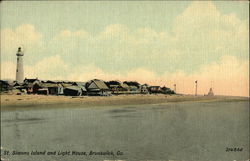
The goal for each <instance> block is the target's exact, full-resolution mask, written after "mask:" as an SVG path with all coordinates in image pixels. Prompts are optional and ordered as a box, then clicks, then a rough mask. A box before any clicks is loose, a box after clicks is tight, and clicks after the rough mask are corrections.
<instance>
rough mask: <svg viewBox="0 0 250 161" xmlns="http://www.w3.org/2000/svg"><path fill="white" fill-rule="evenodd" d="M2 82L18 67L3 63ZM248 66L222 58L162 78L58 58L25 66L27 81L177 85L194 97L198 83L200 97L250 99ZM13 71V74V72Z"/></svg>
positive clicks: (149, 72)
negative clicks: (36, 78) (112, 71)
mask: <svg viewBox="0 0 250 161" xmlns="http://www.w3.org/2000/svg"><path fill="white" fill-rule="evenodd" d="M3 66H6V67H7V68H1V78H5V79H6V78H8V79H15V72H14V71H15V64H14V63H12V62H4V63H3ZM248 66H249V64H248V61H243V60H239V59H237V58H235V57H233V56H223V57H222V58H221V60H220V61H219V62H212V63H210V64H207V65H203V66H202V67H201V68H199V69H198V70H197V71H196V72H194V73H192V74H188V73H185V72H184V71H176V72H166V73H163V74H161V75H158V74H156V73H155V72H154V71H152V70H150V69H146V68H142V67H141V68H137V69H133V70H131V71H127V72H116V73H110V72H105V71H104V70H102V69H101V68H99V67H96V66H95V65H93V64H87V65H76V66H74V67H70V66H69V65H68V64H67V63H66V62H65V61H63V60H62V59H61V57H60V56H59V55H56V56H52V57H49V58H45V59H43V60H41V61H40V62H38V63H37V64H36V65H34V66H24V72H25V77H28V78H35V77H38V78H40V79H52V80H72V81H88V80H90V79H103V80H106V81H107V80H120V81H126V80H132V81H138V82H140V83H141V84H144V83H147V84H150V85H161V86H168V87H171V88H172V89H173V85H174V84H177V92H178V93H185V94H194V90H195V86H194V85H195V84H194V81H195V80H198V93H199V94H206V93H207V92H208V90H209V88H210V87H213V89H214V92H215V94H217V95H237V96H249V77H248V73H249V68H248ZM10 71H13V72H10Z"/></svg>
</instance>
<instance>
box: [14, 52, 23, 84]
mask: <svg viewBox="0 0 250 161" xmlns="http://www.w3.org/2000/svg"><path fill="white" fill-rule="evenodd" d="M16 56H17V65H16V81H17V82H23V56H24V53H23V52H22V49H21V47H19V48H18V51H17V53H16Z"/></svg>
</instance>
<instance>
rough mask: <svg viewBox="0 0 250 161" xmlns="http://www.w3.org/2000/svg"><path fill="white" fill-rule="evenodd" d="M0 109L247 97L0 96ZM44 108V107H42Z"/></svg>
mask: <svg viewBox="0 0 250 161" xmlns="http://www.w3.org/2000/svg"><path fill="white" fill-rule="evenodd" d="M0 96H1V109H2V110H5V109H9V107H23V108H25V107H31V106H34V105H50V104H61V105H69V104H77V105H81V107H90V106H112V105H138V104H159V103H171V102H187V101H192V102H211V101H227V102H228V101H247V100H249V98H248V97H236V96H212V97H209V96H192V95H163V94H158V95H119V96H109V97H100V96H81V97H69V96H51V95H49V96H45V95H0ZM44 107H46V106H44Z"/></svg>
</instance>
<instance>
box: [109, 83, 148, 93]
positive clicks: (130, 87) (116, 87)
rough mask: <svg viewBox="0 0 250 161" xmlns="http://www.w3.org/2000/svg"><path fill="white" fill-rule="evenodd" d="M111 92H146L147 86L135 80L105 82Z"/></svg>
mask: <svg viewBox="0 0 250 161" xmlns="http://www.w3.org/2000/svg"><path fill="white" fill-rule="evenodd" d="M106 84H107V85H108V87H109V89H110V91H111V93H112V94H147V93H148V90H147V86H146V85H140V84H139V83H137V82H127V81H125V82H119V81H109V82H106Z"/></svg>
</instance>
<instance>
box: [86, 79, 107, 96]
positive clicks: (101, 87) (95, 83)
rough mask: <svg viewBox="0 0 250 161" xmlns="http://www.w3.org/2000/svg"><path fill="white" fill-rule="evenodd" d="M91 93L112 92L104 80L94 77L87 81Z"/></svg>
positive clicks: (100, 94) (104, 93)
mask: <svg viewBox="0 0 250 161" xmlns="http://www.w3.org/2000/svg"><path fill="white" fill-rule="evenodd" d="M86 87H87V90H88V94H89V95H99V96H108V95H110V94H111V92H110V90H109V87H108V86H107V85H106V84H105V83H104V81H102V80H98V79H94V80H91V81H89V82H87V83H86Z"/></svg>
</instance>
